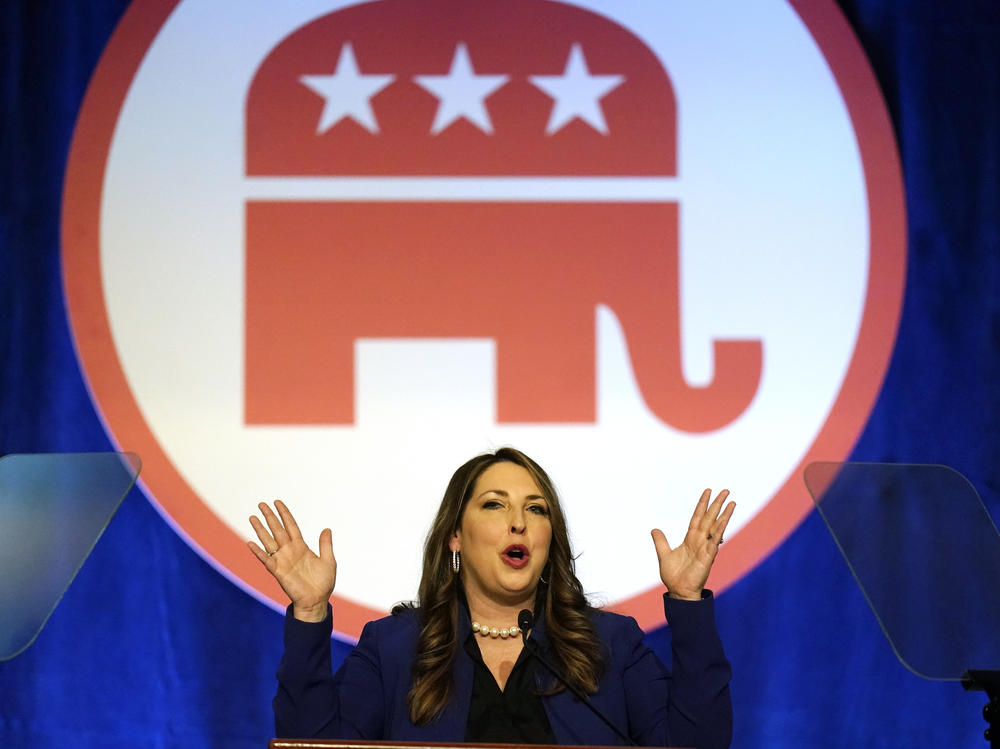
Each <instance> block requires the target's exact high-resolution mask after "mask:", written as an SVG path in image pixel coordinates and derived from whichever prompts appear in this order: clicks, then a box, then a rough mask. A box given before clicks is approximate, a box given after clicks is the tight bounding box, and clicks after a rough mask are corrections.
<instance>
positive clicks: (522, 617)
mask: <svg viewBox="0 0 1000 749" xmlns="http://www.w3.org/2000/svg"><path fill="white" fill-rule="evenodd" d="M534 623H535V617H534V616H533V615H532V613H531V611H529V610H528V609H521V610H520V611H519V612H518V614H517V626H518V628H520V630H521V631H522V632H527V631H528V630H529V629H531V625H532V624H534Z"/></svg>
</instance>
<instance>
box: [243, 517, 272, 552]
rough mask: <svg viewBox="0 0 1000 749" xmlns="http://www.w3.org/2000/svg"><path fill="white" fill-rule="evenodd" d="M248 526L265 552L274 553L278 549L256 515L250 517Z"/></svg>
mask: <svg viewBox="0 0 1000 749" xmlns="http://www.w3.org/2000/svg"><path fill="white" fill-rule="evenodd" d="M250 525H252V526H253V529H254V532H255V533H256V534H257V538H259V539H260V543H261V545H262V546H263V547H264V549H265V550H266V552H267V553H274V552H275V551H276V550H277V548H278V544H277V543H276V542H275V540H274V539H273V538H271V534H270V533H268V532H267V530H266V529H265V528H264V524H263V523H262V522H260V518H258V517H257V516H256V515H251V516H250Z"/></svg>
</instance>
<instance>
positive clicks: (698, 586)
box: [652, 489, 736, 601]
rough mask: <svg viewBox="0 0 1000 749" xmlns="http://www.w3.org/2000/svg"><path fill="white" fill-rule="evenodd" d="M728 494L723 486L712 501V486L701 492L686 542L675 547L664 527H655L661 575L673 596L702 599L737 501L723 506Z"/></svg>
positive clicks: (691, 599)
mask: <svg viewBox="0 0 1000 749" xmlns="http://www.w3.org/2000/svg"><path fill="white" fill-rule="evenodd" d="M728 496H729V490H728V489H723V490H722V491H721V492H719V494H718V495H717V496H716V498H715V500H714V501H713V502H712V504H711V505H709V503H708V501H709V499H711V497H712V490H711V489H706V490H705V491H703V492H702V494H701V499H699V500H698V504H697V505H696V506H695V508H694V514H693V515H692V516H691V522H690V523H689V524H688V531H687V535H685V536H684V542H683V543H682V544H681V545H680V546H678V547H677V548H676V549H672V548H670V544H669V543H667V537H666V536H664V535H663V531H661V530H660V529H659V528H654V529H653V532H652V535H653V544H654V545H655V546H656V556H657V557H658V558H659V560H660V579H661V580H662V581H663V584H664V585H666V586H667V592H668V593H669V594H670V595H671V596H672V597H674V598H683V599H686V600H689V601H700V600H701V591H702V589H703V588H704V587H705V583H706V582H707V581H708V573H709V572H710V571H711V570H712V564H713V563H714V562H715V555H716V554H718V553H719V546H721V545H722V535H723V534H724V533H725V532H726V526H727V525H728V524H729V518H731V517H732V516H733V510H735V509H736V503H735V502H730V503H729V504H727V505H726V506H725V509H723V507H722V506H723V503H725V501H726V497H728Z"/></svg>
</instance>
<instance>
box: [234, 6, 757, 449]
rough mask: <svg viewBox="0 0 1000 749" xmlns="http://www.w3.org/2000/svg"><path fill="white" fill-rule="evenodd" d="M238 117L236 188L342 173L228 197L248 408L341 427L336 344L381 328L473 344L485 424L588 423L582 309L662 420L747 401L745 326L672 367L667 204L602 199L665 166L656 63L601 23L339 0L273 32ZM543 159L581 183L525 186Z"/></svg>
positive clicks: (706, 417) (751, 362)
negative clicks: (327, 187) (277, 39)
mask: <svg viewBox="0 0 1000 749" xmlns="http://www.w3.org/2000/svg"><path fill="white" fill-rule="evenodd" d="M588 97H589V98H588ZM246 127H247V143H246V160H247V175H248V177H249V178H250V182H251V183H252V182H253V181H254V180H259V179H265V180H271V182H270V184H275V183H276V182H277V181H280V180H281V179H299V178H318V179H320V180H323V179H327V180H335V181H336V189H337V190H339V191H340V192H336V190H335V191H334V192H336V194H335V195H333V196H332V197H331V196H330V195H329V194H327V195H326V197H306V198H303V197H301V196H300V195H298V194H294V195H290V196H289V195H279V196H276V197H273V198H268V199H254V200H250V201H248V202H247V205H246V312H245V320H246V330H245V333H246V353H245V367H246V370H245V385H246V390H245V421H246V423H248V424H350V423H352V422H353V419H354V343H355V341H356V340H357V339H359V338H379V337H393V338H397V337H421V338H435V337H441V338H491V339H493V340H495V342H496V352H497V373H496V374H497V419H498V421H500V422H507V423H511V422H516V423H544V422H574V423H580V422H593V421H594V420H595V416H596V413H595V410H596V383H595V368H596V366H595V364H596V363H595V306H596V305H598V304H602V303H603V304H606V305H608V306H609V307H610V308H611V309H612V310H613V311H614V312H615V314H616V315H617V316H618V319H619V320H620V322H621V324H622V328H623V330H624V332H625V337H626V341H627V345H628V352H629V357H630V359H631V362H632V365H633V368H634V370H635V374H636V379H637V382H638V385H639V389H640V392H641V393H642V397H643V399H644V401H645V403H646V404H647V406H648V407H649V408H650V410H651V411H652V412H653V413H655V414H656V415H657V416H658V417H659V418H660V419H662V420H663V421H664V422H665V423H667V424H669V425H671V426H673V427H675V428H677V429H681V430H685V431H689V432H704V431H710V430H714V429H718V428H720V427H722V426H725V425H726V424H728V423H730V422H731V421H733V420H734V419H735V418H737V417H738V416H739V415H740V414H741V413H742V412H743V411H744V410H745V409H746V408H747V406H748V405H749V404H750V402H751V401H752V400H753V397H754V395H755V393H756V391H757V388H758V385H759V381H760V375H761V367H762V345H761V342H760V341H758V340H716V341H714V342H713V349H714V363H715V365H714V371H715V374H714V378H713V380H712V381H711V382H710V383H709V384H708V385H706V386H703V387H693V386H691V385H689V384H688V383H687V382H686V381H685V379H684V376H683V373H682V368H681V358H680V356H681V354H680V352H681V346H680V319H679V302H678V291H679V277H678V276H679V273H678V206H677V204H676V202H673V201H671V200H657V199H654V198H649V197H644V196H643V195H642V194H639V195H637V196H633V197H628V198H626V199H615V198H609V197H606V196H604V193H606V192H607V191H608V190H610V189H612V187H613V185H612V187H609V184H611V183H609V182H608V181H607V180H609V179H612V180H613V179H624V180H631V181H632V182H631V183H630V184H640V183H641V182H642V180H643V179H648V178H654V179H656V178H672V177H675V176H676V171H677V170H676V104H675V101H674V94H673V88H672V86H671V83H670V79H669V77H668V76H667V73H666V71H665V70H664V69H663V66H662V64H661V63H660V62H659V60H658V59H657V58H656V56H655V55H654V54H653V53H652V52H651V51H650V50H649V49H648V48H647V47H646V46H645V45H644V44H643V43H642V42H641V41H640V40H639V39H638V38H636V37H635V36H634V35H633V34H632V33H631V32H629V31H627V30H625V29H624V28H622V27H621V26H619V25H617V24H615V23H613V22H611V21H609V20H608V19H606V18H603V17H601V16H599V15H597V14H594V13H591V12H589V11H584V10H581V9H579V8H574V7H570V6H567V5H563V4H561V3H555V2H532V1H530V0H511V1H509V2H505V3H493V2H485V1H484V2H472V1H470V0H442V1H441V2H421V3H413V2H406V1H405V0H384V2H379V3H366V4H362V5H358V6H352V7H350V8H347V9H345V10H341V11H337V12H335V13H331V14H329V15H327V16H324V17H322V18H320V19H318V20H316V21H313V22H311V23H310V24H308V25H306V26H304V27H302V28H300V29H298V30H297V31H296V32H294V33H293V34H291V35H290V36H289V37H287V38H286V39H285V40H283V41H282V42H281V43H280V44H279V45H277V46H276V47H275V48H274V50H272V52H271V53H270V54H269V55H268V57H267V58H266V59H265V60H264V62H263V63H262V65H261V66H260V68H259V69H258V71H257V73H256V75H255V77H254V80H253V82H252V84H251V87H250V90H249V93H248V97H247V108H246ZM557 177H558V178H567V179H572V180H577V181H581V180H582V181H583V183H585V184H584V187H582V188H581V189H580V190H579V191H578V192H579V193H580V194H576V193H574V192H573V191H572V190H569V191H568V192H565V193H560V194H553V195H551V196H549V195H538V194H536V193H537V190H532V189H529V188H531V186H532V185H534V184H536V183H537V185H539V186H541V187H540V188H539V189H549V188H550V187H551V186H553V185H556V184H557V181H556V180H554V178H557ZM588 180H589V182H588ZM297 184H300V185H302V184H304V185H306V186H307V188H308V185H309V184H310V183H309V182H308V181H303V180H301V179H300V180H299V182H298V183H297ZM383 184H384V185H386V186H388V187H389V189H391V190H393V191H394V194H393V195H392V197H391V199H390V198H385V197H379V195H378V194H377V193H375V194H373V193H372V192H371V190H372V189H373V188H372V185H375V186H378V185H383ZM442 184H447V185H448V188H447V190H448V194H447V195H446V196H445V197H443V198H442V197H440V196H439V198H438V199H428V198H427V197H424V193H423V192H422V191H423V190H424V189H428V185H431V187H430V188H429V189H431V190H432V191H433V190H440V189H441V188H440V186H441V185H442ZM567 184H568V183H567ZM435 185H436V187H435ZM465 185H468V193H467V194H464V193H463V192H462V190H463V189H465V188H464V186H465ZM484 185H485V186H486V187H485V188H484V187H483V186H484ZM587 185H590V186H589V187H588V186H587ZM521 188H526V189H527V192H526V193H525V194H524V195H517V194H516V192H517V190H519V189H521ZM484 189H486V190H487V192H483V190H484ZM407 190H412V194H410V195H407V196H404V197H400V194H399V193H400V191H403V192H405V191H407ZM489 190H495V191H496V194H495V195H493V194H490V193H489ZM587 190H590V191H591V192H590V193H587ZM602 191H603V192H602ZM581 195H582V197H581Z"/></svg>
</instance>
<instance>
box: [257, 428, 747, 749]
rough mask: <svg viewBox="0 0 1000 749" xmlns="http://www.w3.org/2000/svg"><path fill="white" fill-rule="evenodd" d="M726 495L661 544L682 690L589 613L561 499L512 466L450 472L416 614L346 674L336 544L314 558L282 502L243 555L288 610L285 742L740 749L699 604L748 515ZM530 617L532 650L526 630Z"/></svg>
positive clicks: (631, 627)
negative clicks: (255, 562)
mask: <svg viewBox="0 0 1000 749" xmlns="http://www.w3.org/2000/svg"><path fill="white" fill-rule="evenodd" d="M727 496H728V492H727V491H722V492H720V493H719V494H718V496H717V497H716V498H715V500H714V501H712V502H711V504H709V500H710V498H711V492H710V490H707V489H706V490H705V492H704V493H703V494H702V496H701V498H700V499H699V501H698V504H697V506H696V508H695V511H694V515H693V516H692V518H691V523H690V525H689V527H688V532H687V535H686V536H685V538H684V542H683V543H682V544H681V545H680V546H678V547H677V548H676V549H672V548H671V547H670V545H669V544H668V543H667V540H666V538H665V537H664V535H663V533H662V532H661V531H659V530H654V531H653V532H652V535H653V542H654V545H655V547H656V553H657V556H658V558H659V565H660V577H661V579H662V581H663V584H664V585H665V586H666V589H667V592H666V593H665V595H664V611H665V615H666V617H667V620H668V622H669V624H670V627H671V632H672V649H673V656H674V663H673V671H672V673H671V671H668V670H667V669H666V668H665V667H664V666H663V664H662V663H660V661H659V660H658V659H657V658H656V656H655V655H654V654H653V653H652V651H650V650H649V649H648V648H647V647H646V646H645V645H643V644H642V631H641V630H640V629H639V627H638V626H637V625H636V623H635V621H634V620H633V619H631V618H628V617H623V616H620V615H617V614H611V613H607V612H602V611H599V610H596V609H593V608H591V607H589V606H588V605H587V602H586V599H585V598H584V595H583V589H582V587H581V585H580V582H579V580H577V578H576V574H575V571H574V564H573V556H572V553H571V550H570V547H569V537H568V533H567V530H566V523H565V520H564V517H563V514H562V510H561V507H560V505H559V500H558V497H557V495H556V492H555V489H554V487H553V485H552V482H551V481H550V479H549V477H548V476H547V475H546V473H545V471H543V470H542V468H541V467H540V466H539V465H538V464H536V463H535V462H534V461H533V460H531V458H529V457H528V456H527V455H525V454H523V453H521V452H519V451H517V450H514V449H512V448H502V449H500V450H498V451H497V452H496V453H493V454H486V455H480V456H478V457H476V458H473V459H472V460H470V461H468V462H467V463H465V464H464V465H463V466H461V467H460V468H459V469H458V470H457V471H456V472H455V475H454V476H452V478H451V481H450V483H449V484H448V488H447V490H446V491H445V494H444V498H443V500H442V502H441V506H440V508H439V509H438V513H437V516H436V518H435V520H434V524H433V526H432V527H431V530H430V533H429V534H428V536H427V541H426V544H425V548H424V560H423V576H422V578H421V581H420V589H419V594H418V595H419V598H418V603H419V608H417V607H412V606H397V607H396V608H395V609H394V610H393V614H392V616H389V617H386V618H384V619H380V620H378V621H376V622H371V623H369V624H368V625H367V626H366V627H365V629H364V631H363V632H362V635H361V639H360V640H359V642H358V645H357V647H356V648H355V649H354V651H352V652H351V653H350V655H348V657H347V658H346V659H345V660H344V663H343V664H342V666H341V668H340V669H339V670H338V671H337V673H336V674H335V675H334V674H333V673H332V672H331V667H330V632H331V627H332V611H331V609H330V605H329V598H330V596H331V594H332V593H333V589H334V584H335V582H336V575H337V562H336V559H335V558H334V555H333V545H332V534H331V532H330V529H329V528H327V529H325V530H324V531H323V532H322V533H321V534H320V539H319V555H316V554H314V553H313V552H312V551H311V550H310V549H309V548H308V547H307V546H306V544H305V542H304V541H303V539H302V535H301V533H300V532H299V529H298V526H297V525H296V524H295V520H294V518H293V517H292V515H291V513H290V512H289V511H288V508H287V507H285V505H284V504H282V503H281V502H275V508H276V510H277V514H275V512H273V511H272V510H271V508H269V507H268V506H267V505H266V504H263V503H262V504H261V505H260V510H261V514H262V515H263V518H264V521H265V522H266V524H267V525H266V527H265V525H264V523H262V522H261V520H260V519H259V518H257V517H251V518H250V523H251V525H252V526H253V529H254V531H255V532H256V534H257V538H258V539H259V540H260V544H261V545H257V544H256V543H254V542H252V541H251V542H249V544H248V545H249V547H250V549H251V551H253V553H254V555H255V556H256V557H257V558H258V559H259V560H260V561H261V563H262V564H264V565H265V567H266V568H267V570H268V571H269V572H270V573H271V574H272V575H274V577H275V578H276V579H277V581H278V583H279V584H280V585H281V587H282V589H283V590H284V591H285V593H287V594H288V597H289V598H290V599H291V605H290V606H289V608H288V613H287V615H286V620H285V654H284V657H283V658H282V662H281V665H280V666H279V669H278V693H277V695H276V697H275V699H274V711H275V727H276V732H277V735H278V736H285V737H292V736H294V737H304V738H341V739H354V738H361V739H387V740H389V739H391V740H409V741H426V742H440V741H447V742H458V741H470V742H471V741H484V742H492V743H500V742H507V743H528V742H534V743H551V744H557V743H559V744H602V745H611V744H622V743H625V738H624V735H625V734H627V737H628V739H629V740H631V741H632V742H634V743H636V744H640V745H647V746H669V745H681V746H696V747H702V748H703V749H714V748H715V747H727V746H728V745H729V742H730V738H731V733H732V708H731V704H730V699H729V677H730V669H729V663H728V661H727V660H726V658H725V655H724V654H723V652H722V644H721V642H720V640H719V636H718V632H717V630H716V627H715V620H714V612H713V599H712V594H711V592H710V591H707V590H704V585H705V582H706V581H707V579H708V573H709V570H710V569H711V566H712V563H713V562H714V560H715V556H716V554H717V553H718V550H719V545H720V544H721V543H722V537H723V533H724V532H725V530H726V526H727V524H728V523H729V518H730V517H731V516H732V513H733V510H734V509H735V504H734V503H732V502H730V503H728V505H726V506H725V508H724V509H723V504H724V503H725V500H726V497H727ZM525 609H527V610H528V611H530V612H531V614H532V617H531V619H532V620H533V624H532V628H531V630H530V640H531V642H530V645H531V646H532V647H526V643H525V642H523V641H522V636H521V633H520V632H519V630H518V628H517V623H518V614H519V613H520V612H522V611H523V610H525ZM484 630H485V631H484ZM503 630H506V636H505V635H504V632H503ZM512 630H513V633H512ZM536 650H537V652H538V656H537V657H536V656H535V655H534V653H535V652H536ZM542 659H544V660H545V661H547V662H549V664H550V665H551V666H552V667H554V669H555V670H556V671H557V672H559V673H560V674H561V675H562V676H563V677H564V678H565V679H566V680H567V681H568V682H569V683H570V684H571V685H573V686H574V687H576V688H577V689H578V690H579V691H582V692H583V693H585V694H587V695H589V699H590V702H591V703H592V705H593V707H594V708H596V709H597V711H599V712H600V713H601V714H603V716H604V718H601V717H599V716H598V715H596V714H595V712H593V711H592V710H591V708H590V707H588V706H587V705H586V704H584V703H583V702H581V701H580V700H579V699H577V698H576V697H574V695H573V694H571V693H570V692H569V691H567V690H565V689H564V688H562V687H561V685H560V684H559V683H558V682H557V681H555V680H554V679H553V678H552V677H551V676H550V673H549V671H548V670H547V668H546V666H544V665H540V664H542ZM608 724H611V725H610V726H609V725H608ZM611 726H613V727H611Z"/></svg>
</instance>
